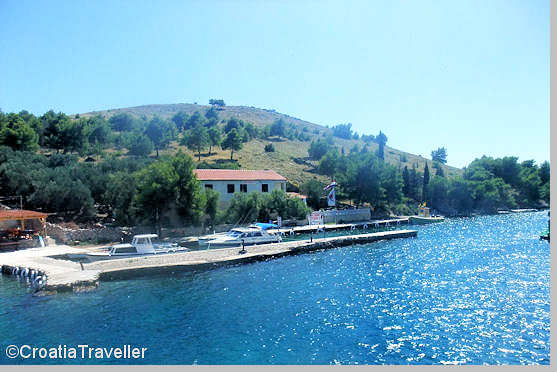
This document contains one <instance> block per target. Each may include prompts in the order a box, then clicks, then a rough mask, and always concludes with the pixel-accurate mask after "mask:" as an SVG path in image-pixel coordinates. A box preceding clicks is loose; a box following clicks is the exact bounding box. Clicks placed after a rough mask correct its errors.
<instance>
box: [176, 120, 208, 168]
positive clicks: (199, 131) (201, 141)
mask: <svg viewBox="0 0 557 372" xmlns="http://www.w3.org/2000/svg"><path fill="white" fill-rule="evenodd" d="M181 143H182V144H183V145H186V146H187V147H188V148H189V149H190V150H194V151H197V156H198V159H197V160H198V161H201V150H203V149H205V148H206V147H207V146H209V132H208V131H207V128H205V127H204V126H202V125H199V124H198V125H197V126H196V127H194V128H192V129H190V130H189V131H188V132H187V133H186V135H185V136H184V137H183V138H182V141H181Z"/></svg>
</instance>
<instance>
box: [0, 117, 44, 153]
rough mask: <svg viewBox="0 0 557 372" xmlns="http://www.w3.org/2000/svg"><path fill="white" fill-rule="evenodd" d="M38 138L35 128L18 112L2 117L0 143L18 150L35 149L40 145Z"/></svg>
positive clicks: (0, 121)
mask: <svg viewBox="0 0 557 372" xmlns="http://www.w3.org/2000/svg"><path fill="white" fill-rule="evenodd" d="M38 140H39V136H38V135H37V133H36V132H35V130H33V128H32V127H31V126H30V125H29V124H27V123H26V122H25V121H24V120H23V119H22V118H21V117H20V116H18V115H17V114H13V113H12V114H8V115H6V116H5V118H3V119H0V145H6V146H9V147H11V148H12V149H14V150H18V151H33V150H36V149H37V148H38V147H39V144H38Z"/></svg>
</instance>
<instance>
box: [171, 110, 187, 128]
mask: <svg viewBox="0 0 557 372" xmlns="http://www.w3.org/2000/svg"><path fill="white" fill-rule="evenodd" d="M171 120H172V122H173V123H174V125H176V128H177V129H178V130H179V131H180V132H181V131H183V130H186V129H187V127H188V126H189V125H188V122H189V116H188V114H187V113H186V112H185V111H178V112H177V113H175V114H174V116H172V119H171Z"/></svg>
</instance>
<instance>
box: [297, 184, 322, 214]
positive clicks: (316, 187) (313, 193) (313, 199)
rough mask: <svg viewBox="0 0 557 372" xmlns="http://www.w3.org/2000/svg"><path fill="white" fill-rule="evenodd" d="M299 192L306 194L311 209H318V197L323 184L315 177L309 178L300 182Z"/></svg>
mask: <svg viewBox="0 0 557 372" xmlns="http://www.w3.org/2000/svg"><path fill="white" fill-rule="evenodd" d="M300 190H301V192H302V193H303V194H304V195H306V196H307V203H308V205H309V206H310V207H311V208H313V209H316V210H317V209H319V204H320V199H321V196H322V195H323V184H322V183H321V182H319V181H318V180H316V179H311V180H308V181H306V182H304V183H303V184H302V186H301V187H300Z"/></svg>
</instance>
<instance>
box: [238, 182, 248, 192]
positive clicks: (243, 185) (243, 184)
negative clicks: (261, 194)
mask: <svg viewBox="0 0 557 372" xmlns="http://www.w3.org/2000/svg"><path fill="white" fill-rule="evenodd" d="M240 192H248V185H246V184H245V183H242V184H240Z"/></svg>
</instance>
